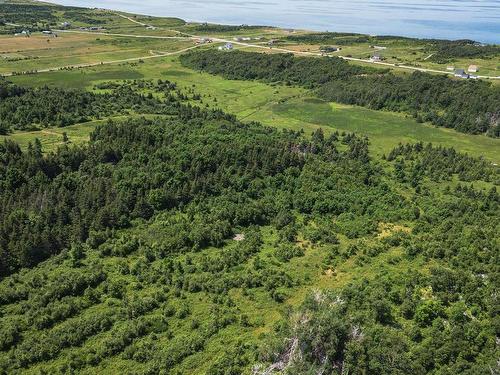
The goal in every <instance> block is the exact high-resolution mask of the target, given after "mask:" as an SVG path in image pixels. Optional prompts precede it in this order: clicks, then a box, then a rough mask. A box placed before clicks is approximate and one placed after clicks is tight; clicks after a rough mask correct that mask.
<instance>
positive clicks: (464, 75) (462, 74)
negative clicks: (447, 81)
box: [455, 69, 469, 78]
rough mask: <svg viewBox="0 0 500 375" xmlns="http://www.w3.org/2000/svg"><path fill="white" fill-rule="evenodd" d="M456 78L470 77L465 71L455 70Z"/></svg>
mask: <svg viewBox="0 0 500 375" xmlns="http://www.w3.org/2000/svg"><path fill="white" fill-rule="evenodd" d="M455 77H459V78H469V75H468V74H467V73H465V70H464V69H457V70H455Z"/></svg>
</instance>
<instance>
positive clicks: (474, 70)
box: [467, 65, 479, 73]
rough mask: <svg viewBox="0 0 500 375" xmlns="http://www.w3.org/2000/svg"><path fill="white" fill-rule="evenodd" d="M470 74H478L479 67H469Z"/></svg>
mask: <svg viewBox="0 0 500 375" xmlns="http://www.w3.org/2000/svg"><path fill="white" fill-rule="evenodd" d="M467 70H468V71H469V72H470V73H477V72H479V68H478V67H477V65H470V66H469V69H467Z"/></svg>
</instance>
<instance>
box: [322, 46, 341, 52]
mask: <svg viewBox="0 0 500 375" xmlns="http://www.w3.org/2000/svg"><path fill="white" fill-rule="evenodd" d="M319 50H320V51H321V52H324V53H329V52H337V51H339V50H340V48H339V47H331V46H322V47H320V48H319Z"/></svg>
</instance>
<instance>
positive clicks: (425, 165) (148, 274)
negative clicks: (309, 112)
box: [0, 54, 500, 375]
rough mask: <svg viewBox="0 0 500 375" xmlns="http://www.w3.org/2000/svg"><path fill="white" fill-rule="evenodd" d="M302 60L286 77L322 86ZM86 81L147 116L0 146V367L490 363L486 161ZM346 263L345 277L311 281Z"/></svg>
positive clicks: (492, 310) (492, 215)
mask: <svg viewBox="0 0 500 375" xmlns="http://www.w3.org/2000/svg"><path fill="white" fill-rule="evenodd" d="M231 55H232V54H225V56H231ZM281 58H282V57H280V56H278V57H275V59H277V60H276V62H279V61H280V60H279V59H281ZM273 61H274V60H273ZM284 61H285V63H286V64H293V63H294V60H293V59H291V58H290V57H288V56H285V60H284ZM313 61H317V62H316V63H315V64H318V65H312V67H313V68H314V67H320V68H322V69H325V71H326V72H329V70H328V69H332V68H331V67H330V66H329V65H325V66H322V64H326V63H325V62H323V60H320V59H314V60H313ZM307 62H308V60H305V62H304V64H305V63H307ZM301 63H302V62H301ZM336 63H338V64H345V63H343V62H336ZM309 66H311V65H309ZM258 67H259V65H257V68H256V69H254V70H253V71H252V72H253V73H251V74H257V72H259V70H258ZM294 69H296V70H294ZM351 69H359V68H351V67H350V66H349V65H346V72H345V74H346V76H350V75H356V74H357V72H352V71H351ZM280 71H283V69H280ZM300 71H301V70H300V69H299V68H297V67H292V69H290V70H288V69H285V72H286V73H281V74H287V75H286V77H287V78H286V79H290V80H292V79H297V80H298V79H302V80H303V81H302V82H303V83H302V84H304V85H307V84H310V85H313V86H315V85H317V81H316V80H317V78H316V77H317V76H316V75H315V74H311V75H310V76H309V77H307V78H299V72H300ZM334 71H335V72H337V69H332V77H334V78H332V79H337V78H336V77H337V75H336V74H338V73H333V72H334ZM262 72H263V73H262V74H268V72H267V71H266V70H262ZM292 72H293V73H292ZM294 74H297V76H294ZM342 74H343V73H342ZM318 76H319V75H318ZM265 77H266V79H272V78H274V77H273V76H272V75H267V76H265ZM282 77H284V76H282ZM293 77H296V78H293ZM253 78H257V77H253ZM281 79H284V78H281ZM96 89H98V90H101V91H102V93H100V94H97V93H95V94H93V95H96V96H97V95H113V92H121V90H128V91H132V92H135V93H136V94H135V95H137V96H130V97H131V98H132V97H133V98H135V99H134V100H131V101H130V100H129V99H127V97H129V95H128V94H127V95H124V97H125V98H124V99H123V100H124V104H123V106H124V108H125V107H126V105H130V103H134V102H135V100H137V101H138V102H137V104H138V105H139V106H142V105H144V102H143V100H146V99H147V98H148V97H149V99H147V100H148V101H151V103H153V104H150V106H152V108H161V109H162V110H161V115H159V116H157V117H156V118H150V119H145V118H133V117H131V118H129V119H127V120H121V121H117V120H109V121H108V123H107V124H103V125H100V126H98V127H97V128H96V129H95V131H94V132H93V133H92V135H91V139H90V142H89V144H88V145H85V146H71V145H68V144H66V145H63V146H61V147H59V148H58V149H57V151H55V152H52V153H48V154H44V153H43V152H42V151H43V150H42V146H41V144H40V142H39V141H37V140H35V141H34V142H33V144H31V145H30V146H29V147H28V148H27V150H21V149H20V147H19V146H18V145H17V144H15V143H13V142H11V141H5V142H4V143H3V145H1V146H0V202H1V205H0V223H1V225H0V251H1V254H0V262H1V263H0V266H1V267H0V272H1V273H2V277H3V280H2V281H0V329H1V332H2V335H1V338H0V373H5V374H16V373H50V374H63V373H77V372H85V373H102V372H106V369H107V371H108V372H109V371H111V372H115V373H124V372H126V373H131V374H158V373H169V374H174V373H176V374H180V373H193V371H192V370H191V371H190V370H189V369H190V368H192V367H190V366H194V364H195V363H198V364H200V365H201V364H203V368H204V370H203V373H207V374H210V375H216V374H217V375H218V374H221V375H222V374H241V373H247V374H250V373H254V374H270V373H273V372H277V371H282V372H283V373H287V374H306V373H324V374H338V375H340V374H345V373H349V374H391V375H393V374H394V375H396V374H409V373H411V374H436V375H437V374H458V373H460V374H470V375H473V374H482V373H489V372H491V371H493V369H495V368H496V366H497V363H496V361H497V359H498V346H497V344H496V341H495V338H496V337H498V335H500V321H499V315H498V301H497V299H496V294H495V290H496V289H497V288H498V280H499V279H498V277H499V268H498V235H497V233H498V222H499V220H498V219H499V204H500V196H499V194H498V192H497V187H498V184H499V183H500V174H499V171H498V168H497V167H495V166H493V165H491V164H489V163H487V162H485V161H483V160H481V159H476V158H472V157H469V156H467V155H464V154H461V153H458V152H456V151H455V150H453V149H450V148H442V147H436V146H433V145H430V144H422V143H416V144H412V145H403V144H402V145H400V146H398V147H396V148H395V149H394V150H392V151H391V152H390V153H388V154H387V155H386V156H385V157H384V159H383V160H374V159H373V158H372V156H371V155H370V153H369V149H368V146H369V140H368V139H366V138H364V137H359V136H356V135H354V134H350V133H342V134H339V133H332V134H331V135H328V136H326V135H325V134H324V133H323V131H322V130H321V129H320V130H317V131H315V132H314V133H313V134H312V135H305V134H303V132H300V131H299V132H295V131H280V130H276V129H272V128H267V127H264V126H262V125H260V124H258V123H250V124H243V123H241V122H239V121H237V120H236V119H235V117H234V116H232V115H230V114H225V113H223V112H221V111H219V110H208V109H199V108H197V107H192V106H191V105H189V104H185V103H182V101H183V98H182V95H179V94H177V93H175V84H172V83H170V82H168V81H167V82H166V81H159V82H156V83H151V82H140V81H137V82H128V83H123V84H118V83H103V84H100V85H99V86H98V87H96ZM29 90H30V89H27V88H20V87H18V86H8V87H7V86H6V87H4V89H3V91H2V95H3V97H4V98H7V97H20V96H22V95H25V94H26V93H27V92H29ZM128 91H126V92H128ZM146 91H149V92H150V93H151V94H152V95H151V96H150V95H149V94H145V92H146ZM106 93H107V94H106ZM139 93H140V94H139ZM141 98H142V99H141ZM144 98H146V99H144ZM127 103H128V104H127ZM39 104H41V102H39ZM165 114H167V115H165ZM474 185H477V186H474ZM478 186H482V188H479V187H478ZM315 257H319V258H320V259H319V262H320V264H319V268H320V269H319V270H313V273H310V272H311V271H310V270H308V268H307V267H308V264H309V262H313V259H314V258H315ZM380 262H381V263H380ZM314 264H316V263H314ZM345 266H349V269H350V272H352V273H353V274H355V273H356V272H361V274H360V277H352V278H348V279H346V281H345V282H344V283H343V284H342V285H336V284H335V283H333V284H330V285H334V286H335V288H334V289H325V288H324V287H323V288H321V289H320V290H317V291H311V289H312V288H316V287H317V284H316V283H317V279H318V277H332V276H328V275H335V274H336V273H337V272H340V269H342V267H345ZM379 267H383V268H382V269H380V268H379ZM297 268H298V269H300V270H301V271H300V272H297ZM356 270H360V271H356ZM318 271H319V273H318ZM319 275H324V276H319ZM299 290H306V291H309V292H308V293H307V297H306V298H305V300H304V302H302V303H301V304H299V305H296V306H295V307H292V308H284V306H285V302H286V301H288V300H289V299H290V298H291V297H293V296H294V293H296V292H297V291H299ZM259 306H262V308H263V309H264V310H262V311H260V310H259V312H255V311H253V310H252V309H254V308H256V307H259ZM266 309H267V310H266ZM266 311H267V313H269V312H270V311H282V313H283V315H282V318H279V317H277V318H276V317H275V318H271V317H268V314H267V313H266ZM263 317H265V318H263ZM267 319H270V320H269V321H268V320H267ZM255 331H260V332H262V333H263V334H261V335H255V334H254V333H253V332H255ZM220 340H222V342H221V341H220ZM214 351H215V352H216V354H215V355H214ZM204 356H206V357H204ZM110 369H111V370H110Z"/></svg>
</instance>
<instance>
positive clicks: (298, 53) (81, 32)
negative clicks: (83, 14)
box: [0, 12, 500, 80]
mask: <svg viewBox="0 0 500 375" xmlns="http://www.w3.org/2000/svg"><path fill="white" fill-rule="evenodd" d="M113 14H115V15H118V16H120V17H122V18H124V19H127V20H129V21H130V22H133V23H136V24H139V25H141V26H144V27H148V26H150V25H147V24H145V23H142V22H139V21H137V20H134V19H133V18H131V17H128V16H125V15H123V14H120V13H116V12H113ZM54 31H55V32H58V33H77V34H95V35H108V36H115V37H127V38H148V39H170V40H171V39H177V40H196V39H200V38H202V37H201V36H197V35H192V34H185V33H183V35H184V36H161V35H136V34H118V33H106V32H99V31H82V30H54ZM169 31H174V32H177V33H180V32H179V31H177V30H169ZM210 39H212V40H213V41H214V42H218V43H231V44H233V45H237V46H243V47H250V48H259V49H265V50H268V51H269V50H274V51H280V52H285V53H292V54H294V55H303V56H315V57H320V56H323V54H322V53H317V52H306V51H294V50H290V49H286V48H281V47H270V46H266V45H262V44H252V43H245V42H239V41H234V40H229V39H222V38H215V37H210ZM201 45H202V44H200V45H195V46H192V47H189V48H184V49H181V50H178V51H174V52H167V53H161V54H153V55H148V56H144V57H133V58H129V59H122V60H113V61H102V62H97V63H88V64H78V65H67V66H61V67H54V68H45V69H40V70H36V71H33V72H19V73H14V74H13V73H3V74H0V76H3V77H10V76H12V75H16V74H27V73H44V72H52V71H56V70H62V69H70V68H85V67H91V66H98V65H109V64H117V63H123V62H131V61H139V60H145V59H153V58H159V57H164V56H170V55H175V54H179V53H183V52H186V51H189V50H192V49H194V48H197V47H199V46H201ZM337 57H339V58H341V59H344V60H348V61H356V62H361V63H366V64H373V65H381V66H387V67H391V68H395V69H405V70H412V71H420V72H427V73H439V74H447V75H454V72H450V71H445V70H437V69H429V68H420V67H415V66H409V65H401V64H392V63H387V62H383V61H372V60H368V59H358V58H355V57H347V56H340V55H337ZM477 77H478V78H482V79H494V80H497V79H500V76H477Z"/></svg>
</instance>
